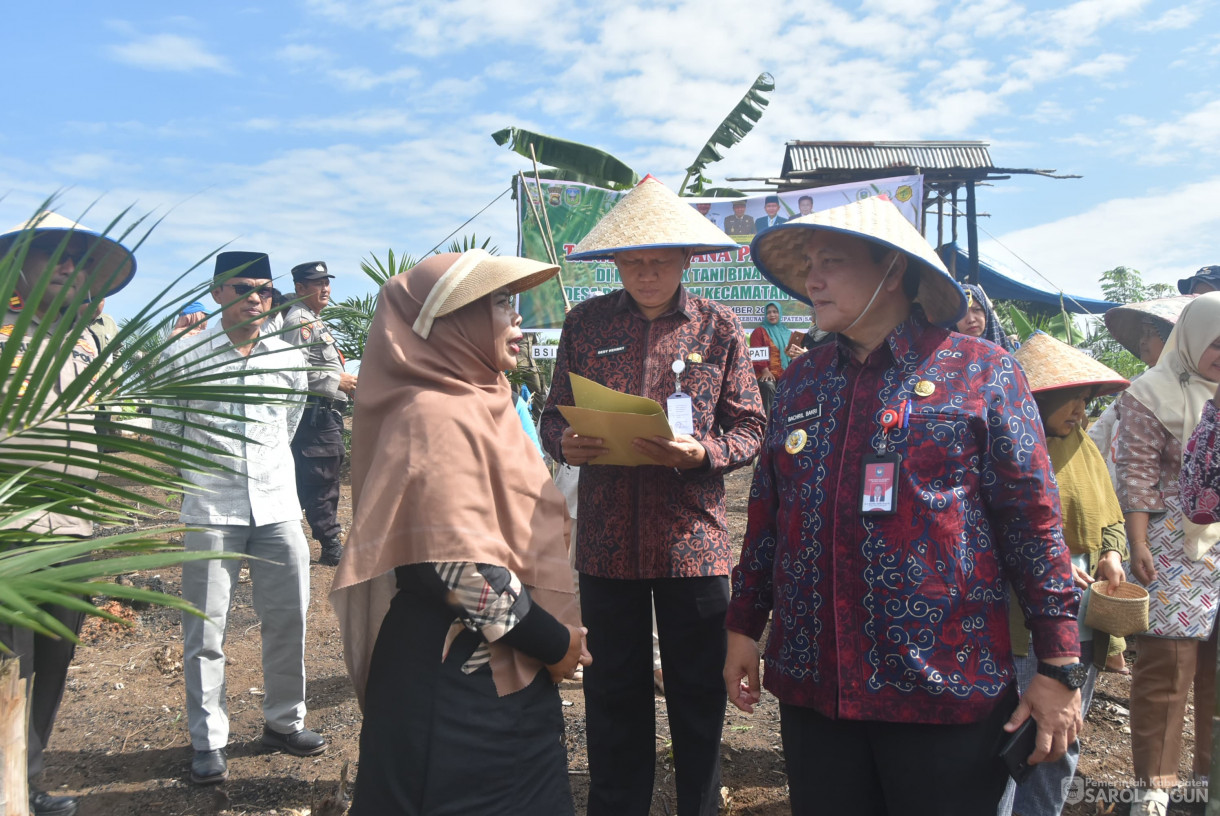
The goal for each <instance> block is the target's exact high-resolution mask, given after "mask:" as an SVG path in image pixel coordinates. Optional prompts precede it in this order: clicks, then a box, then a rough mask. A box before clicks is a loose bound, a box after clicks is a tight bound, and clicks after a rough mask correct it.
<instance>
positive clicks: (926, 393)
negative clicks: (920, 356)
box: [915, 380, 936, 397]
mask: <svg viewBox="0 0 1220 816" xmlns="http://www.w3.org/2000/svg"><path fill="white" fill-rule="evenodd" d="M935 390H936V384H935V383H933V382H932V381H931V380H920V381H919V382H917V383H915V393H916V394H918V395H919V396H921V397H930V396H932V392H933V391H935Z"/></svg>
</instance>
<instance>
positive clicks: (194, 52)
mask: <svg viewBox="0 0 1220 816" xmlns="http://www.w3.org/2000/svg"><path fill="white" fill-rule="evenodd" d="M108 51H109V53H110V55H111V56H112V57H113V58H114V59H116V60H117V61H119V62H121V63H124V64H125V65H131V66H134V67H136V68H146V69H148V70H151V71H188V72H189V71H216V72H218V73H222V74H231V73H234V71H233V68H232V67H231V66H230V65H229V63H228V61H227V60H226V59H225V58H224V57H221V56H219V55H217V54H213V53H212V52H211V51H209V50H208V48H207V46H206V45H204V43H203V42H202V41H200V40H198V39H195V38H193V37H183V36H180V35H178V34H150V35H148V36H144V37H137V38H136V39H133V40H131V41H129V42H126V43H122V44H120V45H112V46H110V47H109V48H108Z"/></svg>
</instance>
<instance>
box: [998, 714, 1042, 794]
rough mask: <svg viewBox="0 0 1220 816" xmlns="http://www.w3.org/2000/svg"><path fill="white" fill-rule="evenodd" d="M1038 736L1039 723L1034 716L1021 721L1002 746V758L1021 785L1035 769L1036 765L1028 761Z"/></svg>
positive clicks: (1009, 771)
mask: <svg viewBox="0 0 1220 816" xmlns="http://www.w3.org/2000/svg"><path fill="white" fill-rule="evenodd" d="M1037 738H1038V724H1037V723H1036V722H1034V718H1033V717H1029V718H1027V719H1026V720H1025V722H1023V723H1021V725H1020V727H1018V728H1017V730H1016V731H1013V732H1012V733H1011V734H1009V735H1008V738H1007V739H1006V740H1005V741H1004V745H1003V746H1002V747H1001V748H1000V759H1002V760H1004V764H1005V765H1006V766H1007V767H1008V773H1009V775H1010V776H1011V777H1012V778H1013V779H1014V780H1015V781H1016V783H1017V784H1018V785H1019V784H1021V783H1022V782H1024V781H1025V779H1026V777H1028V776H1029V775H1030V774H1031V773H1033V771H1034V766H1033V765H1030V764H1029V762H1028V761H1027V760H1028V759H1029V755H1030V754H1032V753H1033V752H1034V745H1035V744H1036V742H1037Z"/></svg>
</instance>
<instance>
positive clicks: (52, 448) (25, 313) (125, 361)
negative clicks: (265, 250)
mask: <svg viewBox="0 0 1220 816" xmlns="http://www.w3.org/2000/svg"><path fill="white" fill-rule="evenodd" d="M52 203H53V202H52V200H48V201H47V202H44V204H43V207H42V208H40V210H46V209H49V207H50V205H51V204H52ZM128 216H129V213H127V212H124V213H121V214H120V215H119V216H118V217H117V218H116V219H115V220H114V221H112V222H111V223H110V224H109V225H107V227H106V229H105V230H102V231H100V233H101V234H102V235H103V236H107V237H113V238H114V239H115V240H120V241H122V242H123V243H124V245H125V246H128V247H129V248H133V249H138V247H139V246H140V245H141V244H142V243H143V242H144V240H145V239H146V238H147V236H148V234H149V233H150V232H151V230H152V229H153V228H154V227H155V226H156V224H155V223H153V224H148V223H146V219H136V220H135V222H134V223H133V224H132V225H131V226H128V227H127V228H126V229H124V230H120V229H119V223H120V222H121V221H123V220H125V219H126V218H127V217H128ZM33 238H34V233H33V232H32V231H26V232H22V233H20V234H19V235H18V236H17V237H16V238H15V239H13V240H11V241H9V242H8V245H7V247H5V248H3V251H2V254H0V302H3V303H5V304H9V303H15V302H18V301H15V300H14V297H15V296H16V295H17V294H18V292H20V293H21V295H22V296H23V297H22V298H21V299H19V300H23V301H24V304H25V305H24V306H23V307H22V308H20V310H19V311H18V312H17V313H16V316H15V318H13V319H12V322H11V323H10V324H8V325H4V326H2V327H0V344H2V345H0V619H2V620H3V621H4V622H6V623H14V624H18V625H23V626H29V627H30V628H33V629H35V630H38V631H43V630H47V631H50V632H53V633H54V634H57V635H60V636H68V635H70V633H65V632H64V631H61V629H62V627H61V628H60V629H56V628H55V627H54V626H53V625H52V624H51V623H50V622H49V621H48V620H47V618H46V616H45V615H40V614H39V613H38V611H37V608H38V607H39V606H40V605H43V604H47V603H57V604H61V605H64V606H68V607H72V608H80V609H84V610H85V611H89V612H91V614H101V613H100V612H99V611H98V610H95V609H94V608H93V607H92V605H90V604H88V603H87V601H85V600H84V599H85V598H87V597H89V596H92V595H95V594H98V593H99V592H103V591H104V592H105V594H108V595H115V596H122V597H131V598H132V599H136V600H147V601H151V602H156V603H160V604H163V605H167V606H172V607H175V608H184V604H183V603H182V602H181V601H180V600H179V599H176V598H173V597H171V596H166V595H161V594H160V593H150V592H149V591H148V590H139V589H136V590H134V592H133V588H130V587H117V586H115V585H112V584H109V583H105V582H101V581H98V580H97V579H98V578H100V577H102V576H105V575H112V574H118V573H121V572H125V571H129V570H131V569H145V568H157V567H160V566H165V565H168V564H172V563H178V562H181V561H186V560H194V559H197V558H200V557H213V554H210V553H209V554H201V555H195V554H187V553H185V552H183V551H182V549H181V548H174V547H170V546H168V545H167V544H166V541H165V540H164V539H165V537H166V536H168V535H169V534H171V533H173V532H181V529H182V528H178V529H177V530H174V529H170V528H163V527H161V526H157V525H159V521H157V520H159V519H160V518H161V517H162V516H163V515H164V514H165V513H167V512H172V510H173V508H172V507H171V506H170V501H169V498H168V496H171V495H174V494H180V493H182V492H183V491H185V490H186V489H187V488H188V486H189V484H190V483H189V482H188V481H187V480H186V479H185V478H184V476H183V475H182V474H183V473H184V472H187V471H190V470H198V469H203V468H212V469H214V468H216V467H218V465H217V464H216V462H217V461H218V458H219V457H221V456H223V455H225V451H223V450H220V449H219V448H216V447H213V446H210V445H207V444H203V443H199V442H194V441H192V440H191V439H190V438H189V437H188V436H187V435H186V434H185V433H184V431H185V429H187V428H200V429H202V428H207V429H208V430H209V431H210V432H211V433H213V434H215V433H220V434H221V435H223V436H228V437H231V438H234V439H237V440H241V441H243V442H250V441H249V440H247V439H245V438H244V437H243V436H241V435H240V434H238V433H234V432H224V431H218V429H217V428H216V427H214V426H213V424H212V423H213V422H214V421H216V420H228V421H230V422H233V421H244V416H243V411H244V406H247V405H252V404H257V403H268V402H285V401H296V400H299V399H301V398H302V397H303V395H301V394H296V393H294V392H292V391H290V390H289V389H284V388H276V387H268V386H264V385H259V384H257V383H255V382H251V381H248V380H247V379H245V373H244V372H233V371H229V370H228V366H227V365H226V364H225V363H224V362H223V361H221V360H220V359H219V355H221V354H223V352H224V347H223V346H221V347H220V348H218V349H217V350H216V351H208V350H207V348H206V345H205V344H207V343H209V342H210V338H211V337H212V335H210V334H208V333H204V334H200V335H196V336H195V337H190V338H183V339H181V340H178V338H177V337H175V336H171V335H170V334H169V333H168V332H166V331H165V325H166V323H167V322H168V321H170V320H172V319H173V317H174V316H175V315H176V314H177V313H178V312H179V311H180V310H181V308H182V306H183V305H185V304H186V303H189V302H190V301H192V300H197V299H199V298H200V297H201V296H202V295H203V294H204V293H205V292H207V291H208V290H209V289H211V288H212V287H213V281H212V280H211V276H210V275H206V273H204V272H202V271H201V270H200V267H201V266H202V264H203V263H205V262H206V261H207V260H208V258H204V259H203V260H201V261H200V262H199V263H198V264H196V265H195V266H193V267H191V268H190V269H188V270H187V271H186V272H184V273H182V275H180V276H179V277H178V278H177V279H176V280H174V281H172V282H171V283H170V284H169V285H168V286H167V287H165V288H164V289H162V290H161V291H160V292H155V293H153V294H152V295H151V297H149V298H148V300H147V303H146V304H145V305H144V306H143V307H142V308H141V309H140V311H139V312H138V313H137V314H136V315H135V316H134V317H133V318H131V319H130V320H127V321H126V322H125V323H124V325H123V326H122V327H121V328H120V330H119V332H118V334H117V335H116V336H115V337H114V338H113V339H112V340H111V341H109V342H108V343H107V344H106V346H105V347H104V348H101V349H97V348H95V343H94V340H93V339H92V338H93V336H92V335H91V333H90V332H89V323H90V321H91V320H92V318H93V316H94V312H95V309H94V307H93V305H92V303H91V301H90V298H91V294H90V289H91V287H89V286H81V287H79V288H78V289H75V290H73V289H72V288H71V287H62V288H60V289H59V290H58V291H57V293H56V294H55V295H54V297H47V292H48V290H49V282H50V279H51V271H52V270H53V269H54V268H55V267H56V265H57V263H58V261H59V259H60V258H61V257H62V255H63V253H64V252H65V251H66V249H67V242H68V237H67V236H65V238H64V240H63V241H62V242H61V243H60V245H59V246H58V247H57V248H56V249H55V250H54V252H52V253H51V257H50V260H49V261H48V262H47V266H46V268H43V269H39V270H34V269H27V271H26V272H25V273H24V277H25V279H28V280H30V281H31V282H30V284H29V285H24V284H23V283H22V280H23V271H22V270H23V267H27V266H29V265H32V264H33V260H32V259H30V258H29V252H30V248H31V242H32V240H33ZM209 257H210V256H209ZM27 262H28V263H27ZM119 271H120V270H115V272H114V273H113V274H114V275H117V274H118V273H119ZM85 274H88V273H87V272H86V273H85ZM233 274H240V270H235V271H234V273H233ZM201 277H203V278H204V280H203V281H202V282H200V283H199V284H197V285H195V286H189V284H188V281H189V280H191V279H195V280H198V279H199V278H201ZM112 283H113V281H110V282H101V284H102V285H101V286H100V287H92V288H93V289H97V290H100V291H108V289H109V285H108V284H112ZM19 284H21V288H20V289H19ZM184 285H186V286H187V289H186V291H185V293H180V294H174V292H175V291H180V290H181V288H182V287H183V286H184ZM41 303H47V304H48V305H47V308H46V309H45V310H41V309H37V308H36V306H31V304H41ZM39 312H41V313H42V315H43V317H41V318H39V316H38V313H39ZM192 348H199V349H204V351H205V353H204V354H202V359H201V360H200V361H199V363H198V364H195V365H192V367H190V368H189V369H188V368H185V367H184V366H183V365H182V359H183V355H184V354H185V353H186V352H187V351H188V350H190V349H192ZM261 353H262V352H257V351H256V352H255V353H254V354H253V355H251V356H252V357H255V356H259V355H260V354H261ZM94 355H96V356H94ZM74 357H75V364H76V365H77V367H78V368H79V373H78V374H77V376H75V378H72V379H70V380H69V379H68V378H66V377H61V372H62V371H63V370H64V369H65V366H66V365H67V364H68V363H69V362H70V361H73V360H74ZM91 357H92V358H93V359H92V360H91V361H90V358H91ZM250 373H255V372H254V371H251V372H250ZM201 398H206V399H208V400H212V401H214V402H217V403H219V404H220V405H221V406H222V407H221V408H219V409H217V410H213V411H210V412H196V414H198V415H199V416H200V419H198V420H186V419H185V418H183V419H181V420H180V421H179V422H178V423H177V427H175V428H174V429H173V431H169V432H167V431H164V430H151V431H148V432H146V433H145V434H143V435H141V436H136V437H129V436H124V437H108V438H107V439H106V445H105V446H98V445H97V444H96V443H97V442H98V441H99V437H98V435H97V427H96V420H97V417H98V414H99V413H101V412H135V411H137V410H138V409H139V408H140V407H141V406H145V405H148V404H154V405H159V406H167V407H172V406H175V405H177V404H179V403H182V402H184V401H186V400H192V399H201ZM250 444H253V443H250ZM227 469H229V470H230V471H232V468H227ZM99 476H100V477H101V478H99ZM143 488H155V489H156V493H158V494H161V493H164V494H165V495H166V498H160V499H158V498H151V499H150V497H149V496H147V495H145V494H144V493H143V492H142V489H143ZM48 511H54V512H56V513H63V514H65V515H69V516H72V517H76V518H81V519H86V520H89V521H93V522H96V523H98V524H102V525H110V526H114V525H122V526H124V527H127V528H132V527H134V529H135V531H134V532H130V531H129V532H125V533H123V534H121V535H111V536H107V537H104V538H97V539H86V540H81V539H76V538H64V537H62V536H56V535H51V534H48V533H46V532H42V529H45V525H39V524H37V523H36V522H37V520H38V519H40V518H41V517H42V516H43V515H44V514H45V513H46V512H48ZM150 525H152V526H150ZM90 553H97V554H109V553H119V554H120V555H119V557H113V558H100V559H98V560H95V561H90V562H83V563H75V564H73V563H68V562H72V561H74V560H76V559H80V558H83V557H85V556H86V555H88V554H90ZM55 565H60V566H55Z"/></svg>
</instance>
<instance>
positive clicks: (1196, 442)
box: [1178, 401, 1220, 524]
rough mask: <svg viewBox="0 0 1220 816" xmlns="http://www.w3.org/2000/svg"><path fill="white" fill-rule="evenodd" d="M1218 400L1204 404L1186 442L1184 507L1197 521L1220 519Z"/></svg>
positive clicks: (1182, 477) (1183, 487) (1219, 425)
mask: <svg viewBox="0 0 1220 816" xmlns="http://www.w3.org/2000/svg"><path fill="white" fill-rule="evenodd" d="M1218 413H1220V412H1218V411H1217V410H1216V403H1215V402H1213V401H1209V402H1208V403H1207V404H1206V405H1204V406H1203V418H1202V419H1201V420H1200V421H1199V424H1198V426H1196V427H1195V432H1194V433H1193V434H1191V435H1190V440H1189V441H1188V442H1187V443H1186V455H1185V456H1184V457H1183V459H1182V473H1181V474H1180V476H1179V477H1178V479H1179V481H1178V484H1179V485H1180V487H1181V490H1182V510H1183V512H1185V513H1186V515H1187V516H1188V517H1189V518H1190V520H1191V521H1193V522H1194V523H1195V524H1214V523H1215V522H1218V521H1220V455H1218V454H1220V421H1218V420H1217V414H1218Z"/></svg>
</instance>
